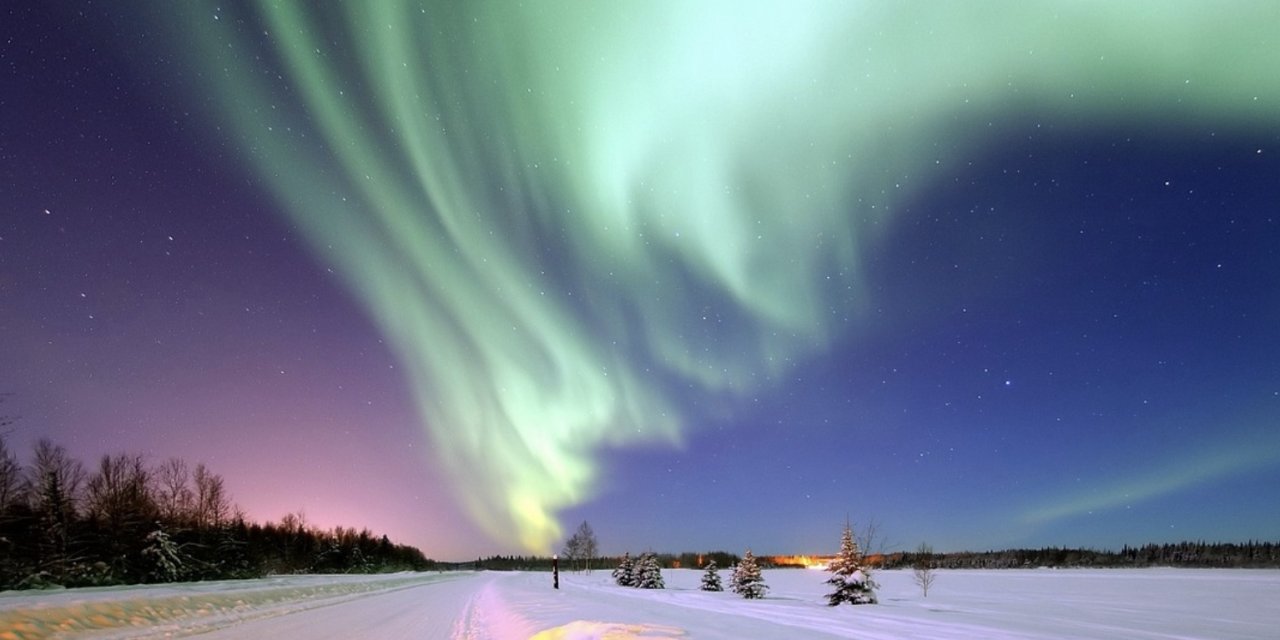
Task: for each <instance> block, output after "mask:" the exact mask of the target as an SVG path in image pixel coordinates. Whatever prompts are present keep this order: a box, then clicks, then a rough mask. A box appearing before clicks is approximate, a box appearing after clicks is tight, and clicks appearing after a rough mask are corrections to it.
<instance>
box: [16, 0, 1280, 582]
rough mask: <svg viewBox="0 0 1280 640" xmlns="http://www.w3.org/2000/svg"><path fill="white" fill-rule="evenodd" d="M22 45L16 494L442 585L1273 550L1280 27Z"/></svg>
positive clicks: (790, 17)
mask: <svg viewBox="0 0 1280 640" xmlns="http://www.w3.org/2000/svg"><path fill="white" fill-rule="evenodd" d="M10 5H12V6H8V5H7V6H6V7H5V8H4V9H3V10H0V393H5V394H8V395H7V396H6V397H5V400H4V402H3V404H0V415H9V416H13V417H16V418H17V420H16V421H15V422H14V424H12V425H11V426H10V427H9V429H10V434H9V437H8V441H9V443H10V445H11V447H13V448H14V449H16V450H18V451H19V452H20V455H21V457H22V458H23V459H24V460H25V459H26V458H27V455H28V452H29V451H30V448H31V446H32V444H33V443H34V442H35V441H36V440H37V439H39V438H41V437H48V438H51V439H52V440H53V441H55V442H57V443H60V444H63V445H65V446H66V447H67V448H68V449H69V451H70V452H71V453H72V454H73V455H75V456H76V457H78V458H80V459H81V460H83V461H85V462H86V463H88V464H90V466H92V464H93V463H94V461H95V460H96V459H97V458H98V457H99V456H101V455H103V454H106V453H118V452H140V453H144V454H146V455H147V456H148V457H149V458H150V459H151V460H153V461H156V462H159V461H163V460H164V459H166V458H168V457H170V456H178V457H182V458H185V459H187V460H188V461H189V462H191V463H195V462H205V463H206V464H207V465H208V466H209V467H210V468H211V469H212V470H213V471H215V472H218V473H220V474H222V475H223V476H224V477H225V478H226V481H227V485H228V489H229V490H230V492H231V494H232V497H233V499H234V501H235V502H236V503H238V504H239V505H241V506H242V507H244V509H245V510H246V512H247V514H248V516H249V517H250V518H252V519H255V520H259V521H266V520H278V519H279V518H280V517H281V516H283V515H284V514H285V513H287V512H291V511H298V510H302V511H304V512H305V514H306V516H307V519H308V521H310V522H311V523H312V524H315V525H318V526H324V527H329V526H333V525H336V524H343V525H356V526H366V527H369V528H370V529H372V530H374V531H376V532H379V533H386V534H388V535H390V536H391V537H392V538H393V539H396V540H398V541H402V542H406V543H410V544H414V545H417V546H419V547H421V548H422V549H423V550H424V552H426V553H427V555H428V556H431V557H435V558H444V559H454V558H468V557H473V556H475V555H479V554H485V555H488V554H491V553H525V552H550V551H552V550H553V549H558V548H559V546H560V543H561V542H562V540H563V538H564V535H565V532H566V531H572V529H573V528H574V527H575V526H576V525H577V523H578V522H580V521H582V520H584V519H585V520H588V521H590V522H591V524H592V525H593V527H594V529H595V530H596V532H597V534H598V536H599V538H600V541H601V545H602V550H603V551H605V552H607V553H621V552H622V551H624V550H630V551H633V552H634V551H639V550H644V549H649V548H652V549H655V550H662V551H683V550H706V549H727V550H731V551H739V552H740V551H741V550H743V549H745V548H746V547H748V546H750V547H751V548H752V549H754V550H756V551H757V552H763V553H790V552H797V553H798V552H808V553H824V552H833V551H834V550H835V548H836V545H837V544H838V540H839V533H840V527H841V526H842V525H843V524H844V522H845V518H846V516H847V517H849V518H851V519H852V520H853V521H854V522H855V523H865V522H867V521H870V520H872V519H874V520H875V521H876V522H878V524H879V526H880V530H881V531H882V532H883V533H884V534H885V536H886V537H887V539H888V540H889V545H890V547H891V548H912V547H914V546H915V545H917V544H918V543H919V542H921V541H928V542H930V543H932V544H933V546H934V547H935V548H936V549H939V550H959V549H974V550H978V549H990V548H1004V547H1011V546H1036V547H1038V546H1044V545H1069V546H1093V547H1104V548H1118V547H1120V546H1121V545H1123V544H1130V545H1136V544H1143V543H1146V542H1160V541H1176V540H1183V539H1205V540H1217V541H1242V540H1246V539H1250V538H1255V539H1258V538H1267V539H1276V538H1277V537H1280V491H1277V490H1276V489H1277V487H1280V364H1277V363H1280V74H1277V73H1276V71H1275V70H1276V69H1280V36H1277V35H1276V34H1277V33H1280V28H1277V27H1278V26H1280V4H1277V3H1274V2H1228V3H1199V2H1167V1H1162V2H1136V1H1135V2H1125V3H1115V2H1077V3H1061V4H1051V3H1028V2H1013V1H1009V2H981V3H959V2H957V3H945V4H944V3H923V2H922V3H878V4H870V3H855V2H844V1H840V2H833V3H823V2H812V3H801V4H797V3H791V2H783V3H778V4H776V5H768V4H767V3H738V2H723V3H720V2H699V3H687V2H655V1H640V2H626V3H620V4H614V3H579V2H546V3H543V2H534V3H526V6H517V5H515V3H507V2H492V3H490V2H474V3H473V2H468V3H443V2H442V3H430V2H428V3H419V2H399V1H393V0H387V1H380V2H367V3H365V2H360V3H347V4H339V3H333V2H319V3H310V2H298V3H283V4H276V3H263V4H262V6H258V5H257V4H254V3H240V2H225V3H216V2H200V1H192V2H182V3H168V2H154V3H146V2H118V3H117V2H111V3H104V4H102V5H98V4H93V3H49V4H41V3H10Z"/></svg>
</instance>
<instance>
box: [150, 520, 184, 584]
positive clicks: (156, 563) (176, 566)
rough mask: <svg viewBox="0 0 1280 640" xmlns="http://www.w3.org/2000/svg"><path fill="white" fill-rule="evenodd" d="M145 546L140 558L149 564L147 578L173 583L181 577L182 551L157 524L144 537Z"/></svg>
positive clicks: (182, 566)
mask: <svg viewBox="0 0 1280 640" xmlns="http://www.w3.org/2000/svg"><path fill="white" fill-rule="evenodd" d="M146 542H147V546H146V548H144V549H143V550H142V557H143V559H144V560H146V561H147V563H148V564H150V565H151V566H150V568H149V569H148V571H147V578H148V579H151V580H154V581H156V582H174V581H176V580H177V579H178V578H180V577H182V574H183V571H184V570H185V565H186V560H185V559H184V558H183V555H182V551H181V550H180V549H179V548H178V545H177V544H176V543H174V541H173V539H172V538H170V537H169V534H168V533H167V532H165V530H164V528H163V527H162V526H160V525H159V524H157V525H156V528H155V530H154V531H152V532H151V533H148V534H147V537H146Z"/></svg>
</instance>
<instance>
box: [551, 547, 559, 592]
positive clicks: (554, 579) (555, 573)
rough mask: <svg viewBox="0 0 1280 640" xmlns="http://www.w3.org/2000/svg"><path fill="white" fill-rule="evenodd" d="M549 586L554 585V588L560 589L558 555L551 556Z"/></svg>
mask: <svg viewBox="0 0 1280 640" xmlns="http://www.w3.org/2000/svg"><path fill="white" fill-rule="evenodd" d="M551 584H552V585H554V586H555V588H557V589H559V588H560V556H559V555H552V556H551Z"/></svg>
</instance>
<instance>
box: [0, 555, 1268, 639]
mask: <svg viewBox="0 0 1280 640" xmlns="http://www.w3.org/2000/svg"><path fill="white" fill-rule="evenodd" d="M663 574H664V577H665V578H666V584H667V588H666V589H663V590H640V589H631V588H624V587H618V586H615V585H614V584H613V582H612V580H611V578H610V577H609V572H608V571H596V572H594V573H591V574H575V573H565V574H561V576H560V586H561V588H560V589H559V590H555V589H552V588H551V575H550V574H548V573H500V572H479V573H471V572H466V573H463V572H459V573H416V574H414V573H405V574H395V575H389V576H388V575H383V576H289V577H279V578H269V579H263V580H248V581H225V582H204V583H192V584H178V585H152V586H143V587H125V588H104V589H72V590H65V591H43V592H36V591H19V592H6V593H3V594H0V639H9V638H121V639H122V638H175V637H184V636H191V635H196V634H200V635H199V637H200V638H202V639H208V640H223V639H230V638H313V639H324V638H342V639H344V640H345V639H349V638H376V639H380V640H395V639H400V638H449V639H468V640H485V639H497V640H503V639H506V638H538V639H539V640H543V639H587V638H609V639H615V638H616V639H623V638H760V639H771V638H785V639H788V640H790V639H794V638H861V639H867V640H874V639H889V638H892V639H895V640H896V639H901V638H948V639H976V638H983V639H987V638H1108V639H1123V638H1132V639H1143V640H1151V639H1156V638H1162V639H1172V638H1179V639H1183V638H1214V639H1220V640H1225V639H1230V638H1277V637H1280V631H1277V629H1278V628H1280V571H1273V570H1244V569H1226V570H1209V569H1201V570H1195V569H1113V570H1084V569H1079V570H1051V569H1039V570H1025V571H1021V570H1020V571H939V572H938V578H937V581H936V582H935V583H934V585H933V587H932V588H931V589H930V591H929V597H928V598H925V597H924V596H922V595H921V593H920V589H919V587H917V586H916V585H915V584H914V582H913V580H912V573H911V572H910V571H881V572H877V573H876V575H875V578H876V580H877V581H878V582H879V583H880V590H879V597H880V604H878V605H865V606H856V607H855V606H850V605H842V606H840V607H835V608H832V607H828V606H826V604H825V599H824V598H823V596H824V594H825V593H826V592H827V590H828V587H827V585H825V584H823V581H824V580H826V579H827V577H828V576H829V574H826V573H824V572H820V571H806V570H798V569H795V570H772V571H765V572H764V576H765V581H766V582H767V584H768V585H769V594H768V595H767V596H766V597H765V598H764V599H763V600H744V599H743V598H741V597H738V596H736V595H734V594H732V593H729V592H721V593H708V592H703V591H699V590H698V584H699V582H700V579H701V572H699V571H694V570H666V571H663Z"/></svg>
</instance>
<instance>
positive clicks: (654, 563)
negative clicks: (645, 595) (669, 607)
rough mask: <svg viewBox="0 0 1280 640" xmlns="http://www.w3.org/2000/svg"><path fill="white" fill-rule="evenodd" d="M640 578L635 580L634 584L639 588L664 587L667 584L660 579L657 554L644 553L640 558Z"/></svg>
mask: <svg viewBox="0 0 1280 640" xmlns="http://www.w3.org/2000/svg"><path fill="white" fill-rule="evenodd" d="M639 566H640V579H639V580H638V581H636V583H635V586H636V587H639V588H641V589H665V588H667V585H666V584H665V583H664V582H663V581H662V567H661V566H660V565H659V564H658V556H657V555H655V554H653V553H646V554H644V556H643V557H642V558H641V559H640V565H639Z"/></svg>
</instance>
